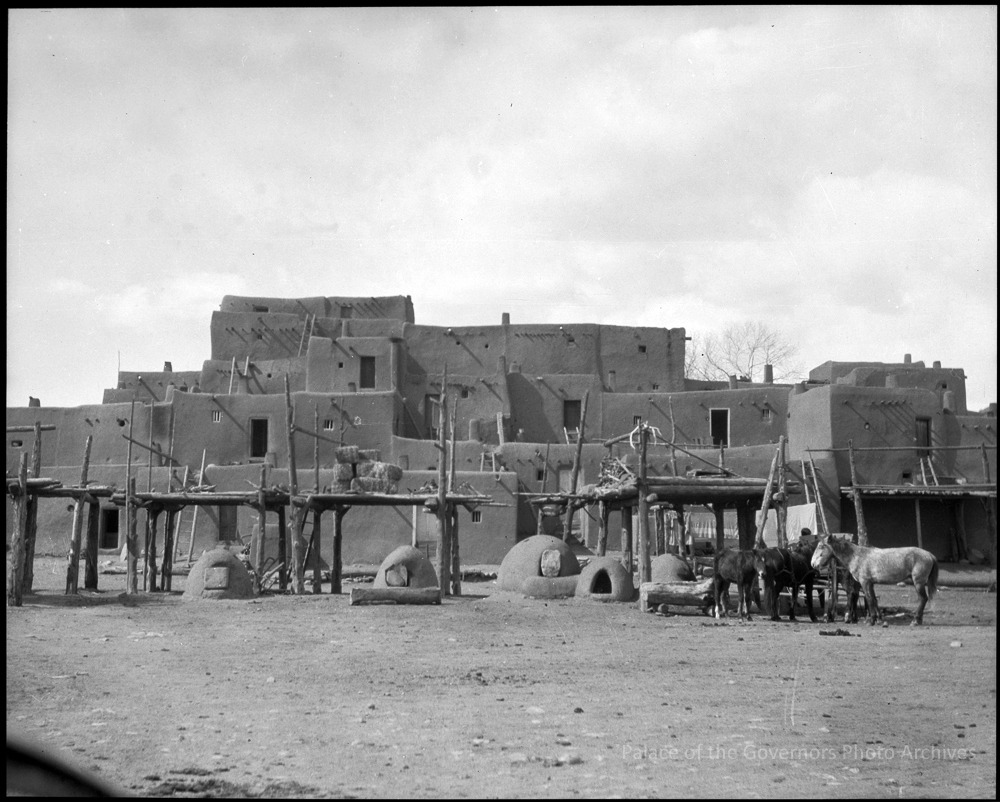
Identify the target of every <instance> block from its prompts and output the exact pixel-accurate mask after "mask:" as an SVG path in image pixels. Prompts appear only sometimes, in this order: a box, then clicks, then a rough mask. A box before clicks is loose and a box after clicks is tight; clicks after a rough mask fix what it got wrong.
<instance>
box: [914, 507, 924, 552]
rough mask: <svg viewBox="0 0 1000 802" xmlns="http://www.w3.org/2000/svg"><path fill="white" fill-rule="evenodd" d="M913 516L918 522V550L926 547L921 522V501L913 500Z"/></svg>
mask: <svg viewBox="0 0 1000 802" xmlns="http://www.w3.org/2000/svg"><path fill="white" fill-rule="evenodd" d="M913 514H914V516H915V518H916V520H917V548H918V549H922V548H923V547H924V527H923V525H922V523H921V521H920V499H918V498H915V499H913Z"/></svg>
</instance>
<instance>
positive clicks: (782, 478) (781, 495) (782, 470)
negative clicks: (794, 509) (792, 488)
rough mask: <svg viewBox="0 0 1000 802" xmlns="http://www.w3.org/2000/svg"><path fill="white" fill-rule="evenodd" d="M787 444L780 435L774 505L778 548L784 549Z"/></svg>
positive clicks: (786, 516) (785, 535) (786, 519)
mask: <svg viewBox="0 0 1000 802" xmlns="http://www.w3.org/2000/svg"><path fill="white" fill-rule="evenodd" d="M786 446H787V443H786V441H785V436H784V435H782V436H781V438H780V439H779V440H778V499H777V500H776V503H775V505H774V507H775V512H776V514H777V518H778V521H777V523H778V546H779V548H785V546H787V545H788V477H787V475H786V472H787V470H788V465H787V463H786V461H785V448H786Z"/></svg>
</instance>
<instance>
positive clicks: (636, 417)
mask: <svg viewBox="0 0 1000 802" xmlns="http://www.w3.org/2000/svg"><path fill="white" fill-rule="evenodd" d="M640 423H642V415H633V416H632V426H633V427H635V426H638V425H639V424H640Z"/></svg>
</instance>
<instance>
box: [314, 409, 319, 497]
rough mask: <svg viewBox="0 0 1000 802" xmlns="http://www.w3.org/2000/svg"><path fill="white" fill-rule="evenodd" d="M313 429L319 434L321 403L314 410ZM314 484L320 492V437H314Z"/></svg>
mask: <svg viewBox="0 0 1000 802" xmlns="http://www.w3.org/2000/svg"><path fill="white" fill-rule="evenodd" d="M313 431H314V432H315V433H316V434H317V435H319V404H316V407H315V409H314V410H313ZM313 485H314V486H315V488H316V492H317V493H318V492H319V437H318V436H317V437H313Z"/></svg>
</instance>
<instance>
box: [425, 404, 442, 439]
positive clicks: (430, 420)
mask: <svg viewBox="0 0 1000 802" xmlns="http://www.w3.org/2000/svg"><path fill="white" fill-rule="evenodd" d="M439 399H440V396H439V395H431V394H430V393H428V394H427V395H425V396H424V428H425V429H426V430H427V436H428V437H429V438H430V439H431V440H437V438H438V430H437V422H438V402H439Z"/></svg>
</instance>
